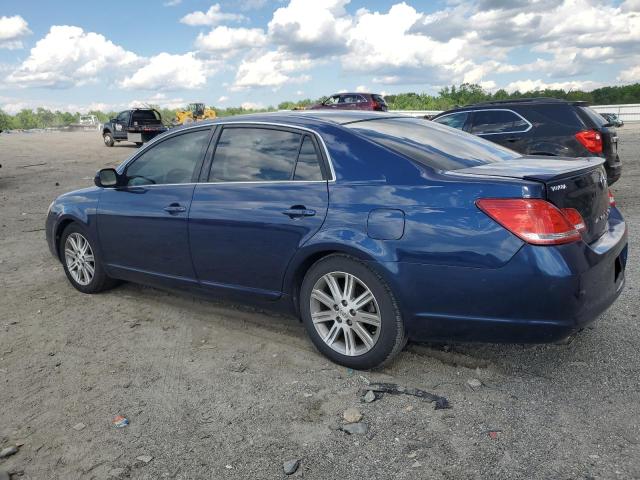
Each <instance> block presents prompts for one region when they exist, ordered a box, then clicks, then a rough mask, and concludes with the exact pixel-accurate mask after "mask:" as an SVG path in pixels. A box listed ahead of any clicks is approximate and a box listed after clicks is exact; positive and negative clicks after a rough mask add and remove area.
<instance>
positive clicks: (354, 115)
mask: <svg viewBox="0 0 640 480" xmlns="http://www.w3.org/2000/svg"><path fill="white" fill-rule="evenodd" d="M381 118H413V117H410V116H408V115H399V114H393V113H385V112H372V111H366V110H291V111H289V110H286V111H280V112H267V113H249V114H244V115H234V116H231V117H218V118H216V119H213V120H204V121H199V122H194V123H190V124H188V125H187V126H186V127H187V128H188V127H194V126H206V125H216V124H220V123H246V122H256V123H262V122H264V123H274V124H278V123H282V124H288V125H292V126H301V127H305V126H306V127H312V126H314V125H315V126H317V125H318V124H325V125H330V124H333V125H346V124H348V123H354V122H362V121H366V120H376V119H381ZM178 128H185V127H178ZM175 130H177V129H175Z"/></svg>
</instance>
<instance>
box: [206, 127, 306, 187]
mask: <svg viewBox="0 0 640 480" xmlns="http://www.w3.org/2000/svg"><path fill="white" fill-rule="evenodd" d="M300 138H301V135H300V134H298V133H293V132H287V131H284V130H272V129H267V128H229V127H227V128H224V129H223V130H222V133H221V135H220V139H219V140H218V145H217V147H216V151H215V154H214V157H213V164H212V166H211V173H210V175H209V181H211V182H219V181H223V182H248V181H254V182H255V181H269V180H271V181H273V180H290V179H291V176H292V173H293V167H294V165H295V162H296V158H297V157H298V150H299V148H300Z"/></svg>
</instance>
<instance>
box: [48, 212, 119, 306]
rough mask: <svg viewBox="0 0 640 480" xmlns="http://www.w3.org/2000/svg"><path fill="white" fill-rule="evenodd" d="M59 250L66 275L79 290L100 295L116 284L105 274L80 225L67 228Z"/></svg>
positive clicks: (92, 246)
mask: <svg viewBox="0 0 640 480" xmlns="http://www.w3.org/2000/svg"><path fill="white" fill-rule="evenodd" d="M59 248H60V259H61V260H62V265H63V267H64V273H65V274H66V275H67V279H68V280H69V282H70V283H71V285H73V286H74V287H75V288H76V289H77V290H79V291H81V292H82V293H98V292H102V291H103V290H107V289H109V288H112V287H113V286H114V285H115V284H116V281H115V280H113V279H111V278H109V277H108V276H107V274H106V273H105V271H104V268H103V266H102V263H101V261H100V258H99V257H98V254H97V253H96V249H95V247H94V245H93V244H92V243H91V241H90V240H89V235H87V233H86V232H85V230H84V229H83V228H82V227H80V226H79V225H78V224H76V223H72V224H70V225H69V226H68V227H67V228H65V230H64V232H63V233H62V237H61V238H60V246H59Z"/></svg>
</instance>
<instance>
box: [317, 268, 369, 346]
mask: <svg viewBox="0 0 640 480" xmlns="http://www.w3.org/2000/svg"><path fill="white" fill-rule="evenodd" d="M310 311H311V320H312V321H313V325H314V327H315V329H316V331H317V332H318V335H320V338H322V340H323V341H324V343H326V344H327V345H328V346H329V347H331V348H332V349H333V350H335V351H336V352H338V353H341V354H342V355H347V356H350V357H355V356H358V355H362V354H365V353H367V352H368V351H369V350H371V349H372V348H373V347H374V346H375V344H376V342H377V341H378V338H379V337H380V326H381V325H382V321H381V316H380V308H379V307H378V302H377V300H376V298H375V296H374V295H373V292H371V290H370V289H369V287H367V285H366V284H365V283H364V282H363V281H362V280H360V279H359V278H358V277H356V276H355V275H352V274H350V273H346V272H331V273H327V274H325V275H323V276H322V277H320V278H319V279H318V281H317V282H316V284H315V285H314V286H313V290H312V291H311V299H310Z"/></svg>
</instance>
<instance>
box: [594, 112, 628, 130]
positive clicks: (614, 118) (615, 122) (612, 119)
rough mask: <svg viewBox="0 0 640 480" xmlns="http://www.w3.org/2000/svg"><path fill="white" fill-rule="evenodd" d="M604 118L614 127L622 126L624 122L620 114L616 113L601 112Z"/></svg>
mask: <svg viewBox="0 0 640 480" xmlns="http://www.w3.org/2000/svg"><path fill="white" fill-rule="evenodd" d="M600 115H602V118H604V119H605V120H606V121H607V123H608V124H609V125H612V126H614V127H622V126H623V125H624V122H623V121H622V120H620V119H619V118H618V115H616V114H615V113H601V114H600Z"/></svg>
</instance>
